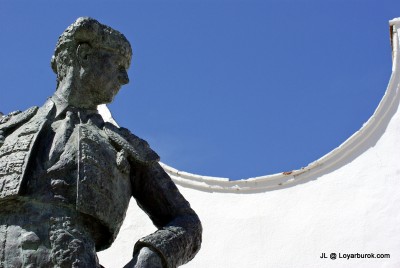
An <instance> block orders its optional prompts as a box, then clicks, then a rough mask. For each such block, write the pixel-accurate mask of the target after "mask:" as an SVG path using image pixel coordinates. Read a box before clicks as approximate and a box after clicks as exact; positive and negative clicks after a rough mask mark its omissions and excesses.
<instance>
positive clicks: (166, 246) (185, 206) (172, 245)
mask: <svg viewBox="0 0 400 268" xmlns="http://www.w3.org/2000/svg"><path fill="white" fill-rule="evenodd" d="M131 55H132V51H131V46H130V44H129V42H128V40H127V39H126V38H125V37H124V35H122V34H121V33H119V32H118V31H116V30H114V29H112V28H110V27H108V26H105V25H103V24H101V23H99V22H98V21H96V20H94V19H92V18H78V19H77V20H76V21H75V22H74V23H73V24H72V25H71V26H69V27H68V28H67V29H66V30H65V31H64V32H63V33H62V35H61V36H60V37H59V39H58V42H57V45H56V49H55V52H54V56H53V57H52V61H51V66H52V69H53V70H54V72H55V73H56V74H57V90H56V92H55V93H54V95H53V96H52V97H50V98H49V99H48V100H47V101H46V103H45V104H44V105H43V106H42V107H40V108H39V107H32V108H30V109H28V110H26V111H24V112H21V111H16V112H13V113H10V114H9V115H6V116H3V117H1V119H0V268H14V267H30V268H32V267H102V266H101V265H100V264H99V262H98V258H97V256H96V251H98V250H102V249H105V248H107V247H109V246H110V245H111V243H112V242H113V241H114V239H115V237H116V235H117V234H118V231H119V228H120V227H121V224H122V222H123V220H124V218H125V213H126V210H127V207H128V204H129V200H130V198H131V197H132V196H133V197H134V198H135V199H136V201H137V203H138V204H139V206H140V207H141V208H142V209H143V210H144V211H145V212H146V213H147V214H148V215H149V217H150V218H151V220H152V221H153V223H154V225H155V226H156V227H157V228H158V231H156V232H155V233H153V234H150V235H148V236H146V237H143V238H142V239H140V240H139V241H138V242H137V243H136V245H135V247H134V249H133V258H132V260H131V261H130V262H129V263H128V264H127V265H126V266H125V267H136V268H144V267H156V268H157V267H177V266H179V265H182V264H184V263H186V262H188V261H190V260H191V259H192V258H193V257H194V256H195V254H196V253H197V252H198V250H199V249H200V244H201V233H202V227H201V223H200V221H199V218H198V217H197V215H196V213H195V212H194V211H193V210H192V209H191V208H190V205H189V203H188V202H187V201H186V200H185V199H184V198H183V196H182V195H181V194H180V193H179V191H178V189H177V188H176V186H175V185H174V183H173V182H172V181H171V178H170V177H169V176H168V175H167V174H166V173H165V172H164V170H163V169H162V168H161V166H160V165H159V163H158V161H159V157H158V155H157V154H156V153H155V152H154V151H153V150H151V149H150V147H149V145H148V144H147V142H146V141H144V140H142V139H140V138H138V137H137V136H135V135H133V134H132V133H131V132H130V131H129V130H127V129H125V128H119V127H117V126H114V125H112V124H111V123H106V122H104V121H103V118H102V117H101V116H100V115H99V114H98V112H97V109H96V108H97V105H99V104H104V103H109V102H111V101H112V100H113V98H114V96H115V95H116V94H117V93H118V91H119V89H120V87H121V86H122V85H124V84H127V83H128V82H129V78H128V75H127V72H126V70H127V69H128V68H129V65H130V62H131Z"/></svg>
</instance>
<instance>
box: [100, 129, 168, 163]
mask: <svg viewBox="0 0 400 268" xmlns="http://www.w3.org/2000/svg"><path fill="white" fill-rule="evenodd" d="M103 129H104V132H105V133H106V135H107V136H108V138H109V139H110V140H111V141H112V142H113V143H114V144H115V145H116V146H117V147H118V149H120V150H125V151H126V152H127V154H128V157H129V158H131V159H132V160H134V161H138V162H139V163H141V164H146V165H149V164H151V163H153V162H157V161H160V157H159V156H158V154H157V153H156V152H154V151H153V150H152V149H151V148H150V146H149V144H148V143H147V142H146V141H145V140H143V139H141V138H139V137H137V136H136V135H134V134H132V133H131V132H130V131H129V130H128V129H126V128H118V127H116V126H115V125H113V124H111V123H108V122H106V123H105V125H104V128H103Z"/></svg>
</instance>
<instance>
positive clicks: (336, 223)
mask: <svg viewBox="0 0 400 268" xmlns="http://www.w3.org/2000/svg"><path fill="white" fill-rule="evenodd" d="M390 25H391V29H392V47H393V73H392V77H391V79H390V82H389V85H388V88H387V91H386V93H385V96H384V97H383V99H382V101H381V103H380V104H379V106H378V108H377V110H376V111H375V113H374V115H373V116H372V117H371V118H370V119H369V121H368V122H367V123H365V124H364V126H363V127H362V128H361V129H360V130H359V131H358V132H357V133H355V134H354V135H353V136H351V137H350V138H349V139H348V140H347V141H345V142H344V143H343V144H342V145H341V146H339V147H338V148H336V149H335V150H333V151H332V152H330V153H328V154H327V155H325V156H324V157H322V158H321V159H319V160H317V161H315V162H313V163H311V164H310V165H309V166H307V167H306V168H304V169H300V170H295V171H292V172H288V173H282V174H275V175H269V176H263V177H258V178H250V179H247V180H241V181H229V180H227V179H223V178H213V177H204V176H200V175H194V174H189V173H186V172H180V171H177V170H175V169H173V168H171V167H169V166H166V165H164V168H165V170H166V171H167V172H168V173H169V174H170V175H171V177H172V179H173V180H174V181H175V182H176V184H177V185H178V187H179V189H180V191H181V192H182V194H183V195H184V196H185V197H186V199H188V200H189V202H190V203H191V205H192V207H193V208H194V209H195V211H196V212H197V213H198V214H199V217H200V218H201V220H202V223H203V228H204V236H203V244H202V249H201V250H200V252H199V254H198V255H197V256H196V258H195V259H194V260H193V261H192V262H190V263H188V264H187V265H185V267H260V268H264V267H400V253H399V252H400V193H399V192H400V111H399V110H398V108H399V105H400V92H399V90H400V88H399V86H400V70H399V67H400V57H399V56H398V51H399V29H400V20H399V19H395V20H392V21H391V22H390ZM108 117H109V118H111V115H110V114H109V116H108ZM154 230H155V227H153V226H152V224H151V222H150V220H149V219H148V217H147V216H146V215H145V214H144V213H143V212H142V211H141V210H140V209H139V208H138V207H137V206H136V204H135V202H134V201H133V200H132V202H131V205H130V207H129V211H128V214H127V217H126V221H125V223H124V225H123V226H122V228H121V232H120V234H119V236H118V237H117V240H116V241H115V243H114V244H113V246H112V247H111V248H110V249H108V250H106V251H103V252H100V253H99V258H100V262H101V263H102V264H103V265H104V266H105V267H123V265H124V264H125V263H127V262H128V261H129V259H130V257H131V254H132V249H133V245H134V244H135V242H136V240H137V239H138V238H140V237H142V236H144V235H146V234H148V233H150V232H153V231H154ZM321 253H326V255H327V257H328V258H327V259H321V258H320V255H321ZM330 253H337V254H339V253H341V254H348V253H374V254H379V253H383V254H390V258H385V259H362V258H361V259H350V260H346V259H343V258H340V259H339V258H337V259H336V260H331V259H330V258H329V255H330ZM338 256H339V255H338Z"/></svg>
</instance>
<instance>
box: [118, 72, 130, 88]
mask: <svg viewBox="0 0 400 268" xmlns="http://www.w3.org/2000/svg"><path fill="white" fill-rule="evenodd" d="M118 80H119V82H120V83H121V85H126V84H128V83H129V76H128V73H127V72H126V70H121V71H120V72H119V76H118Z"/></svg>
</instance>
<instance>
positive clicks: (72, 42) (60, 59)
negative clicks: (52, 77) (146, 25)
mask: <svg viewBox="0 0 400 268" xmlns="http://www.w3.org/2000/svg"><path fill="white" fill-rule="evenodd" d="M83 43H86V44H88V45H89V46H90V47H92V48H95V49H96V48H97V49H99V48H102V49H107V50H112V51H115V52H117V53H119V54H120V55H122V56H124V57H125V58H127V59H128V62H129V64H130V61H131V57H132V48H131V45H130V43H129V41H128V40H127V39H126V37H125V36H124V35H123V34H122V33H120V32H118V31H117V30H114V29H112V28H111V27H109V26H106V25H104V24H101V23H100V22H98V21H97V20H95V19H92V18H89V17H81V18H78V19H77V20H76V21H75V22H74V23H73V24H71V25H70V26H69V27H68V28H67V29H66V30H65V31H64V32H63V33H62V34H61V35H60V37H59V38H58V42H57V44H56V48H55V50H54V55H53V56H52V58H51V68H52V69H53V71H54V72H55V73H56V74H57V82H59V81H61V80H62V79H63V78H64V77H65V76H66V74H67V69H68V67H70V66H73V64H74V61H75V60H76V50H77V48H78V46H79V45H80V44H83Z"/></svg>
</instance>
